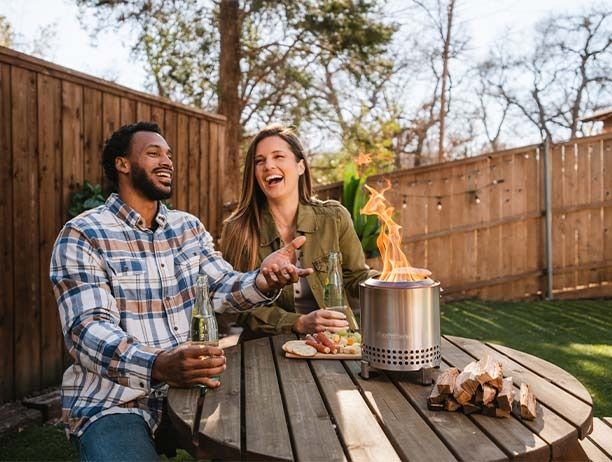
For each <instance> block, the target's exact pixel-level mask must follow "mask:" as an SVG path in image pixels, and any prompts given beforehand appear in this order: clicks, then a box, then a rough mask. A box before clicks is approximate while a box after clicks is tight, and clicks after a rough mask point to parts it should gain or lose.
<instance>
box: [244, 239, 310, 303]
mask: <svg viewBox="0 0 612 462" xmlns="http://www.w3.org/2000/svg"><path fill="white" fill-rule="evenodd" d="M304 242H306V238H305V237H304V236H300V237H296V238H295V239H294V240H293V241H291V242H290V243H289V244H287V245H286V246H284V247H282V248H280V249H278V250H277V251H276V252H274V253H271V254H270V255H268V256H267V257H266V258H265V259H264V261H262V262H261V269H260V271H259V274H258V275H257V279H256V280H255V284H256V285H257V288H258V289H259V290H261V291H262V292H263V293H268V292H271V291H273V290H277V289H282V288H283V287H285V286H286V285H287V284H293V283H294V282H297V281H298V279H299V278H301V277H304V276H308V275H309V274H312V272H313V269H312V268H307V269H300V268H298V267H296V266H295V263H296V261H297V259H296V256H295V250H296V249H299V248H300V247H302V245H304Z"/></svg>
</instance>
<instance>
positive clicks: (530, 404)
mask: <svg viewBox="0 0 612 462" xmlns="http://www.w3.org/2000/svg"><path fill="white" fill-rule="evenodd" d="M520 403H521V418H522V419H526V420H534V419H535V418H536V398H535V395H534V394H533V393H532V391H531V388H530V387H529V385H527V384H526V383H521V394H520Z"/></svg>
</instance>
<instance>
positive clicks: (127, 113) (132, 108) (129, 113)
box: [120, 97, 136, 125]
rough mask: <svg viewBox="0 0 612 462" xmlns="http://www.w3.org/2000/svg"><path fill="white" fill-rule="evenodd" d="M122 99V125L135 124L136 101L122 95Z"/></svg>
mask: <svg viewBox="0 0 612 462" xmlns="http://www.w3.org/2000/svg"><path fill="white" fill-rule="evenodd" d="M120 101H121V102H120V106H121V125H127V124H133V123H134V122H136V102H135V101H134V100H132V99H130V98H125V97H122V98H121V99H120Z"/></svg>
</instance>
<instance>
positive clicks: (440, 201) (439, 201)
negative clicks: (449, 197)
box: [436, 199, 442, 210]
mask: <svg viewBox="0 0 612 462" xmlns="http://www.w3.org/2000/svg"><path fill="white" fill-rule="evenodd" d="M436 207H437V208H438V210H442V199H438V204H437V205H436Z"/></svg>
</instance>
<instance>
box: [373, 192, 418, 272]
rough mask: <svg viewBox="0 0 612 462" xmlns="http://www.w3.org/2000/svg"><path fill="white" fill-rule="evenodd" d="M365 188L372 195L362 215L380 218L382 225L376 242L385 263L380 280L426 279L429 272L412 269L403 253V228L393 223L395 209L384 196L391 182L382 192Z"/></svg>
mask: <svg viewBox="0 0 612 462" xmlns="http://www.w3.org/2000/svg"><path fill="white" fill-rule="evenodd" d="M364 186H365V187H366V189H367V190H368V192H369V193H370V198H369V199H368V202H367V203H366V204H365V205H364V206H363V208H362V209H361V213H362V214H364V215H376V216H378V221H379V222H380V224H381V226H380V234H379V235H378V239H377V240H376V245H377V246H378V250H379V251H380V255H381V257H382V261H383V270H382V274H381V275H380V278H379V279H380V280H381V281H390V282H398V281H420V280H422V279H426V278H427V276H428V275H429V271H427V270H422V269H418V268H412V267H411V266H410V263H409V262H408V259H407V258H406V255H404V252H402V235H401V234H400V230H401V229H402V227H401V226H400V225H398V224H397V223H395V221H393V211H394V210H395V209H394V208H393V207H392V206H391V204H390V203H389V201H387V199H385V196H384V194H385V192H386V191H388V190H389V189H390V188H391V182H389V181H388V180H387V185H386V186H385V187H384V188H383V189H382V190H381V191H380V192H378V191H376V190H375V189H374V188H372V187H370V186H368V185H367V184H366V185H364Z"/></svg>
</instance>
